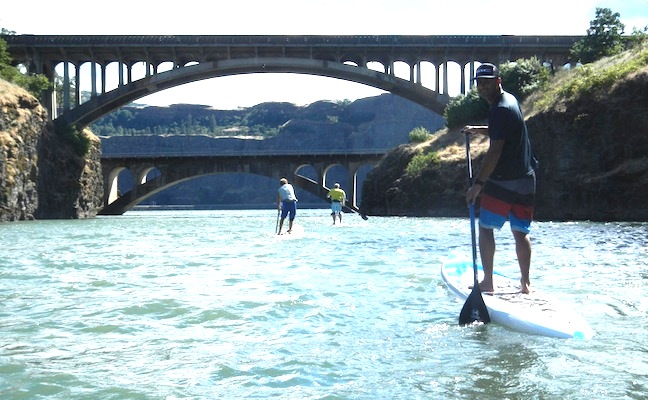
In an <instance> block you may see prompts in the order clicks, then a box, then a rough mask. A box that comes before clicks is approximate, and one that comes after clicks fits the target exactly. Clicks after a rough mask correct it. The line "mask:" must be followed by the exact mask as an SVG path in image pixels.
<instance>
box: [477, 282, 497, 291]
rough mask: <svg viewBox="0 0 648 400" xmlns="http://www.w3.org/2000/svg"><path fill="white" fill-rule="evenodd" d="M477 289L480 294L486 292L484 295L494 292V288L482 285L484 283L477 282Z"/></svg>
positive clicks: (490, 285)
mask: <svg viewBox="0 0 648 400" xmlns="http://www.w3.org/2000/svg"><path fill="white" fill-rule="evenodd" d="M479 289H480V290H481V291H482V292H486V293H493V292H495V287H494V286H493V284H492V283H491V284H488V283H484V281H481V282H479Z"/></svg>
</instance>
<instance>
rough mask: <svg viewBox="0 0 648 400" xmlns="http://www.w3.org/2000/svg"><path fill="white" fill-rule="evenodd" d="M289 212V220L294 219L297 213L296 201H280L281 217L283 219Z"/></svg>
mask: <svg viewBox="0 0 648 400" xmlns="http://www.w3.org/2000/svg"><path fill="white" fill-rule="evenodd" d="M288 214H290V218H288V219H289V220H291V221H292V220H294V219H295V215H296V214H297V202H296V201H282V202H281V219H284V218H286V217H287V216H288Z"/></svg>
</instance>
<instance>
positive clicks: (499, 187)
mask: <svg viewBox="0 0 648 400" xmlns="http://www.w3.org/2000/svg"><path fill="white" fill-rule="evenodd" d="M535 187H536V180H535V175H531V176H527V177H524V178H522V179H514V180H506V181H500V180H495V179H489V180H488V181H487V182H486V185H485V186H484V191H483V193H482V195H481V201H480V209H479V225H480V226H481V227H483V228H487V229H501V228H502V226H504V222H506V221H507V220H508V221H509V224H510V225H511V230H515V231H520V232H523V233H529V230H530V227H531V221H532V220H533V207H534V204H535Z"/></svg>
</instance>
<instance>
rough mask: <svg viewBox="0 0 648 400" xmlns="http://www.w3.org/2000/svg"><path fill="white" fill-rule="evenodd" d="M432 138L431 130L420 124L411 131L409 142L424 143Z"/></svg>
mask: <svg viewBox="0 0 648 400" xmlns="http://www.w3.org/2000/svg"><path fill="white" fill-rule="evenodd" d="M429 138H430V131H428V130H427V129H425V128H423V127H422V126H418V127H416V128H414V129H412V130H411V131H410V133H409V142H410V143H423V142H425V141H426V140H428V139H429Z"/></svg>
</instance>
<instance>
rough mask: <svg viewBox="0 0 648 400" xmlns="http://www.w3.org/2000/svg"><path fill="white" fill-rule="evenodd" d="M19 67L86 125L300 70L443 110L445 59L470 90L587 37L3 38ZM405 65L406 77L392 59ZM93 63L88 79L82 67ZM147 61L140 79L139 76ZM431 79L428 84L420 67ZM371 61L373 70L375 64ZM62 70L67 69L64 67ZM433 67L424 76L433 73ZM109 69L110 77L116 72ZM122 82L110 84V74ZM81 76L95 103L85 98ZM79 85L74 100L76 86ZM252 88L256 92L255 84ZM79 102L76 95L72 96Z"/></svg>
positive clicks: (563, 54) (52, 103)
mask: <svg viewBox="0 0 648 400" xmlns="http://www.w3.org/2000/svg"><path fill="white" fill-rule="evenodd" d="M1 37H2V39H4V40H5V41H6V42H7V45H8V49H7V50H8V52H9V54H10V55H11V57H12V58H13V62H14V63H15V65H22V66H24V67H25V68H26V69H27V71H28V72H32V73H34V72H35V73H40V74H44V75H46V76H47V77H49V78H50V79H51V80H52V81H54V77H55V75H56V74H58V75H60V76H61V77H62V82H63V83H62V85H63V88H62V89H63V90H62V92H63V98H62V99H56V97H55V93H56V92H55V91H53V92H49V93H44V94H43V98H42V99H41V102H42V104H43V105H45V107H46V108H48V110H49V115H50V118H52V119H55V120H57V122H60V123H62V124H63V125H64V126H75V127H77V128H83V127H85V126H87V125H89V124H91V123H92V122H93V121H95V120H97V119H98V118H100V117H102V116H104V115H106V114H109V113H110V112H112V111H114V110H117V109H119V108H120V107H122V106H124V105H126V104H128V103H130V102H133V101H135V100H137V99H139V98H142V97H145V96H147V95H150V94H153V93H156V92H158V91H162V90H166V89H169V88H172V87H175V86H179V85H183V84H186V83H189V82H194V81H199V80H203V79H209V78H215V77H221V76H227V75H237V74H250V73H299V74H311V75H320V76H326V77H331V78H339V79H344V80H348V81H352V82H357V83H361V84H365V85H369V86H373V87H375V88H378V89H382V90H385V91H388V92H391V93H393V94H395V95H398V96H401V97H404V98H406V99H409V100H411V101H413V102H415V103H417V104H420V105H422V106H424V107H426V108H428V109H430V110H432V111H434V112H436V113H438V114H441V115H442V114H443V110H444V108H445V106H446V104H447V102H448V101H449V95H448V64H449V63H456V64H458V65H459V67H460V78H459V79H460V82H459V83H460V87H461V92H462V93H465V92H466V91H467V88H469V86H470V80H469V78H470V77H471V76H472V75H473V74H474V68H475V64H476V63H479V62H484V61H491V62H502V61H506V60H516V59H519V58H530V57H532V56H535V57H537V58H538V59H540V60H541V61H551V62H553V63H555V64H556V65H562V64H564V63H566V62H567V61H569V57H570V49H571V47H572V45H573V44H574V43H575V42H576V41H577V40H579V39H580V38H581V37H580V36H460V35H459V36H456V35H454V36H404V35H387V36H370V35H354V36H313V35H236V36H234V35H230V36H204V35H202V36H197V35H196V36H194V35H164V36H162V35H160V36H157V35H148V36H129V35H123V36H115V35H109V36H102V35H89V36H83V35H71V36H61V35H56V36H53V35H2V36H1ZM397 63H404V64H405V65H406V66H407V67H408V69H409V74H407V75H408V76H404V77H399V76H397V75H396V72H395V65H396V64H397ZM86 64H89V66H90V74H89V77H87V78H86V77H85V76H83V75H84V74H82V73H80V71H81V68H82V67H83V66H84V65H86ZM140 64H143V65H144V66H145V68H144V72H143V76H139V77H135V76H134V74H133V70H134V67H135V66H136V65H140ZM426 64H427V66H429V67H432V68H431V69H426V71H431V72H430V73H431V74H433V75H434V76H433V79H429V80H428V79H426V82H432V85H431V86H430V85H428V86H424V85H423V80H424V79H423V78H424V77H423V69H424V68H423V67H424V66H426ZM370 67H371V68H370ZM61 69H62V72H61ZM426 73H427V72H426ZM109 75H110V76H109ZM109 77H112V78H113V79H112V80H113V81H114V82H115V84H114V86H112V87H110V86H109V85H108V84H107V81H108V78H109ZM81 79H90V85H86V86H90V87H91V93H90V99H89V100H88V101H86V102H83V103H81V102H80V100H81V95H80V88H81V87H82V86H83V85H82V82H81ZM72 90H75V96H71V91H72ZM249 90H254V88H249ZM73 99H74V101H73Z"/></svg>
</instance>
